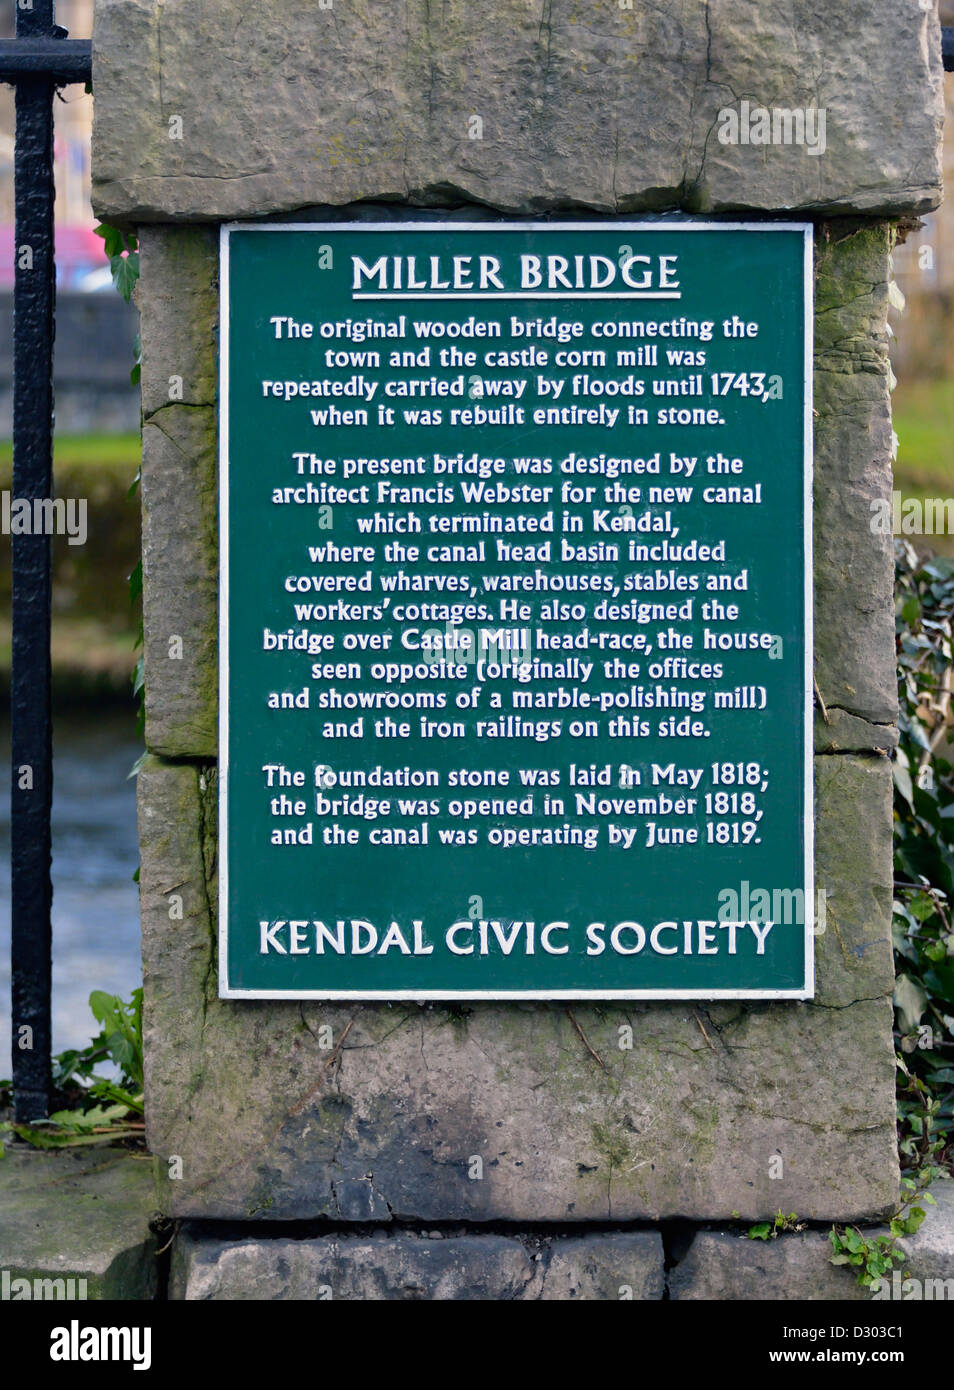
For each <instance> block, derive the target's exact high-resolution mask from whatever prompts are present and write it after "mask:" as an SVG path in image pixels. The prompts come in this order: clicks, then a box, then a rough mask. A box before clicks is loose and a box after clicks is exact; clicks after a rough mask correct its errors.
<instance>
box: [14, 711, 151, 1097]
mask: <svg viewBox="0 0 954 1390" xmlns="http://www.w3.org/2000/svg"><path fill="white" fill-rule="evenodd" d="M53 740H54V746H53V1051H54V1052H62V1051H63V1050H64V1049H65V1048H68V1047H82V1046H85V1045H86V1043H88V1042H89V1040H90V1038H91V1037H92V1036H93V1035H94V1034H95V1033H97V1032H98V1031H99V1025H98V1024H97V1023H96V1021H95V1019H94V1018H93V1016H92V1014H91V1013H90V1011H89V996H90V994H91V992H92V991H93V990H94V989H104V990H106V991H107V992H108V993H110V994H121V995H122V996H123V997H124V998H128V997H129V994H130V992H131V991H132V990H133V989H135V988H136V986H137V985H139V984H141V983H142V965H141V962H140V956H139V890H138V888H137V886H136V884H135V883H134V882H133V879H132V876H133V874H134V873H135V871H136V866H137V864H138V863H139V850H138V846H137V842H136V782H135V779H134V778H133V779H129V770H130V768H131V767H132V765H133V763H134V762H135V760H136V758H137V757H138V756H139V754H140V753H141V752H142V743H141V741H140V740H139V739H138V738H137V736H136V724H135V715H134V714H133V713H131V712H129V711H127V710H125V709H123V710H119V711H113V710H109V709H107V710H105V711H96V710H89V711H84V712H82V713H73V714H68V715H58V716H57V717H56V719H55V720H54V725H53ZM9 743H10V728H9V723H8V722H6V721H4V722H3V724H2V725H0V747H2V748H3V749H4V750H5V751H4V754H3V764H2V766H3V777H2V781H0V1028H2V1036H0V1075H3V1076H9V1075H10V1046H9V1039H10V775H9V761H10V760H9Z"/></svg>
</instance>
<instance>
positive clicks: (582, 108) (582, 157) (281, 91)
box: [93, 0, 943, 223]
mask: <svg viewBox="0 0 954 1390" xmlns="http://www.w3.org/2000/svg"><path fill="white" fill-rule="evenodd" d="M93 83H94V87H95V90H96V114H95V123H94V129H93V199H94V206H95V208H96V212H97V214H98V216H100V217H101V218H104V219H107V220H110V221H115V220H122V221H126V222H132V223H144V222H149V221H160V222H165V221H171V220H178V219H182V220H191V221H201V220H208V221H216V220H225V219H229V218H239V217H251V216H259V215H261V214H265V213H271V212H287V211H290V210H293V209H298V208H301V207H306V206H309V205H314V204H342V203H348V202H357V201H362V200H368V199H381V200H385V201H397V202H407V203H410V204H415V203H416V204H426V205H429V206H437V205H441V204H445V205H446V204H448V203H459V202H471V203H476V204H483V205H485V206H491V207H497V208H500V209H502V210H505V211H513V212H524V213H529V212H539V211H543V210H554V209H567V208H574V209H581V208H590V209H594V210H596V211H599V212H603V213H617V212H634V211H660V210H664V209H683V210H687V211H695V212H699V211H703V212H706V211H712V212H715V211H724V210H727V209H735V210H746V211H752V210H759V209H767V210H770V211H777V210H779V209H788V210H795V211H797V210H800V209H801V210H805V211H807V212H809V213H810V215H812V216H817V215H820V214H821V215H823V214H826V213H827V214H832V213H839V212H853V211H854V212H862V213H866V214H871V213H887V214H901V213H910V212H922V211H926V210H929V209H930V208H933V207H935V206H936V205H937V203H938V202H939V200H940V196H941V173H940V159H939V144H940V132H941V124H942V114H943V101H942V97H943V85H942V84H943V76H942V69H941V57H940V31H939V28H938V24H937V16H936V14H935V12H934V11H933V9H932V10H930V11H929V12H925V11H923V10H920V9H917V8H916V7H912V6H897V5H892V4H889V3H887V0H878V3H876V4H873V5H872V4H870V3H863V0H843V2H842V3H841V4H838V5H828V6H825V7H821V8H820V7H819V6H817V5H815V4H813V3H809V0H794V3H793V4H790V5H788V6H786V7H783V8H780V7H778V6H772V5H760V6H753V5H752V4H750V3H746V0H708V2H707V3H701V2H700V3H692V4H688V5H679V6H659V5H653V4H650V3H648V0H634V5H633V7H632V8H631V9H624V8H623V7H621V6H620V5H619V3H618V0H590V3H587V4H585V5H584V4H580V3H579V0H552V3H550V4H548V5H547V6H546V7H545V8H544V9H543V11H542V15H541V12H540V10H539V8H537V9H531V8H529V7H528V6H527V5H525V4H524V3H522V0H498V3H497V4H496V5H495V7H494V15H493V22H492V23H488V22H487V18H486V15H485V13H484V12H483V10H482V9H481V8H480V7H479V6H474V5H469V4H466V3H465V0H450V2H449V3H446V4H444V5H442V6H440V7H439V8H436V9H435V8H434V7H433V6H431V5H430V4H427V3H426V2H425V0H410V3H409V4H407V5H406V6H404V7H402V8H400V9H395V8H393V7H392V6H388V5H382V6H378V7H376V8H371V9H368V8H366V7H365V8H356V7H354V6H349V5H338V4H336V5H335V6H334V8H332V7H330V6H329V7H328V8H327V9H319V8H317V7H316V6H313V5H305V6H291V7H290V6H288V5H286V4H282V3H281V0H263V2H262V3H261V4H259V5H258V6H257V7H256V8H255V11H254V15H250V14H249V12H248V11H247V9H246V8H245V7H243V6H242V5H241V4H239V3H238V0H205V3H203V4H202V5H199V6H196V5H194V4H190V3H187V0H100V3H98V4H97V7H96V23H95V28H94V35H93ZM899 93H903V94H904V100H903V102H901V101H899ZM740 94H744V97H745V100H746V102H747V103H748V106H747V107H743V105H742V101H741V99H740ZM758 108H765V109H767V110H770V111H772V112H774V111H775V110H778V111H779V112H784V113H786V115H785V116H781V115H780V116H779V117H777V118H775V117H774V116H773V117H772V118H771V119H772V120H774V121H776V124H777V132H773V137H774V142H770V143H764V142H763V141H762V140H761V136H760V135H757V136H756V138H755V139H754V140H753V139H752V138H749V139H748V140H745V139H743V132H742V130H741V126H739V127H738V129H737V130H736V132H735V142H734V143H733V131H732V129H731V128H730V127H731V119H732V118H731V117H724V116H723V115H722V113H723V112H725V111H732V112H734V113H735V114H736V117H737V118H738V120H739V121H741V122H742V123H744V125H745V128H746V129H745V133H746V134H749V135H750V134H751V130H752V121H753V119H755V111H756V110H757V109H758ZM808 108H812V109H816V110H817V109H819V108H820V109H821V110H823V111H824V119H825V125H824V141H822V139H821V127H820V126H818V127H817V128H816V129H815V130H814V133H813V128H812V126H811V125H809V126H807V127H806V126H803V128H802V130H801V132H799V128H798V127H797V125H794V124H791V123H790V124H789V125H788V126H787V127H786V123H785V122H786V119H787V118H788V117H789V116H791V113H792V112H793V111H796V110H797V111H798V112H799V117H800V118H801V119H802V121H804V120H805V111H806V110H807V109H808ZM812 119H817V118H815V117H813V118H812ZM792 120H794V117H793V118H792ZM786 131H787V135H788V139H787V141H786ZM806 132H807V133H806Z"/></svg>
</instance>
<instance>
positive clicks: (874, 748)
mask: <svg viewBox="0 0 954 1390" xmlns="http://www.w3.org/2000/svg"><path fill="white" fill-rule="evenodd" d="M897 746H898V729H897V725H895V724H873V723H871V721H870V720H867V719H862V718H861V717H860V716H859V715H857V714H849V713H848V712H847V710H843V709H832V710H829V711H828V719H827V721H826V720H825V719H824V718H823V717H822V714H821V712H820V710H818V709H816V710H815V752H816V753H881V754H884V755H885V756H886V757H887V756H890V754H891V750H892V749H894V748H896V747H897Z"/></svg>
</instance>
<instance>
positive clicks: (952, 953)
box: [893, 542, 954, 1171]
mask: <svg viewBox="0 0 954 1390" xmlns="http://www.w3.org/2000/svg"><path fill="white" fill-rule="evenodd" d="M896 573H897V580H896V630H897V657H898V700H899V719H898V725H899V731H900V742H899V747H898V750H897V754H896V757H895V764H894V785H895V795H894V832H895V899H894V917H893V934H894V949H895V966H896V983H895V994H894V1005H895V1019H896V1030H895V1032H896V1043H897V1051H898V1121H899V1136H898V1137H899V1146H900V1151H901V1159H902V1164H903V1166H904V1167H905V1168H906V1169H908V1170H915V1171H917V1170H918V1169H919V1168H920V1167H922V1166H923V1165H925V1164H926V1163H934V1162H937V1163H940V1164H941V1165H942V1166H946V1167H949V1166H950V1163H951V1152H950V1150H951V1138H952V1134H954V1065H952V1063H954V1057H952V1050H954V931H952V919H951V910H950V903H951V900H952V894H954V764H952V760H951V745H950V743H949V734H950V732H951V730H952V728H954V715H952V703H951V702H952V695H954V671H952V623H954V561H952V560H949V559H944V558H938V557H934V558H931V559H928V560H921V559H919V557H918V556H917V554H916V552H915V551H914V549H913V548H912V547H911V546H910V545H909V544H908V543H907V542H897V543H896Z"/></svg>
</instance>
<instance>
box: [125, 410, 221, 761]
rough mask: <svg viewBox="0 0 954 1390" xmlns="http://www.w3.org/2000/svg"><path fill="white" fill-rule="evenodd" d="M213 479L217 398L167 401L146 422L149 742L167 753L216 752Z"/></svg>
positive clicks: (144, 496)
mask: <svg viewBox="0 0 954 1390" xmlns="http://www.w3.org/2000/svg"><path fill="white" fill-rule="evenodd" d="M215 484H216V469H215V411H214V409H213V408H212V407H211V406H200V405H185V404H168V405H164V406H162V407H161V408H159V409H157V410H155V411H154V412H153V414H152V415H150V416H149V417H148V418H147V419H145V420H144V421H143V428H142V573H143V630H144V634H145V647H144V651H145V679H146V746H147V748H149V749H150V750H151V751H153V752H156V753H163V754H165V755H166V756H167V757H181V756H203V755H206V756H209V755H211V756H214V755H215V751H216V711H217V694H218V691H217V673H216V661H217V635H216V614H217V607H216V602H217V599H216V588H217V582H218V579H217V570H216V564H217V561H216V553H217V541H216V515H217V512H216V495H215ZM176 639H179V640H178V641H177V640H176Z"/></svg>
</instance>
